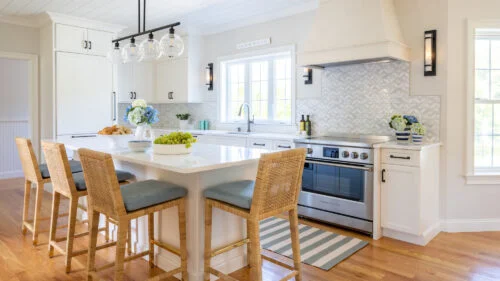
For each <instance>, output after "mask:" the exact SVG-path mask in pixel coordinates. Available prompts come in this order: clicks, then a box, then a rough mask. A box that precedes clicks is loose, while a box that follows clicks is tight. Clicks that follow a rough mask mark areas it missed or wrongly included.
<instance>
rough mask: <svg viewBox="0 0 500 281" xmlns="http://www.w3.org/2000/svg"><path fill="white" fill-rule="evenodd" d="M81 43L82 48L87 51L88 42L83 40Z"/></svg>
mask: <svg viewBox="0 0 500 281" xmlns="http://www.w3.org/2000/svg"><path fill="white" fill-rule="evenodd" d="M83 42H84V45H83V48H84V49H87V48H88V46H89V42H88V41H87V40H83Z"/></svg>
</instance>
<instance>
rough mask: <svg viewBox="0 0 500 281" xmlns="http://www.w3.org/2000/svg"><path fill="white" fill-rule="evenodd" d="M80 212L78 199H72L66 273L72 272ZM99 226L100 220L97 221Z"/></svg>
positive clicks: (70, 203)
mask: <svg viewBox="0 0 500 281" xmlns="http://www.w3.org/2000/svg"><path fill="white" fill-rule="evenodd" d="M77 211H78V198H71V199H70V202H69V217H68V236H67V240H66V273H69V272H70V271H71V258H72V257H73V239H74V236H75V225H76V213H77ZM97 224H98V225H99V218H98V219H97Z"/></svg>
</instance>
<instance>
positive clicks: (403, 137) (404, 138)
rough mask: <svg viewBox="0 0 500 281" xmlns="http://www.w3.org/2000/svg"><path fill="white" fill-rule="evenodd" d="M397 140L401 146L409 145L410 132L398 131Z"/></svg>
mask: <svg viewBox="0 0 500 281" xmlns="http://www.w3.org/2000/svg"><path fill="white" fill-rule="evenodd" d="M396 140H397V142H398V143H401V144H405V143H408V141H409V140H410V131H399V132H398V131H396Z"/></svg>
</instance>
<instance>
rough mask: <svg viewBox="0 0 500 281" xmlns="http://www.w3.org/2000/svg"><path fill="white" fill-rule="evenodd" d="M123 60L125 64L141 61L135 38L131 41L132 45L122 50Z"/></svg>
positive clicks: (129, 44)
mask: <svg viewBox="0 0 500 281" xmlns="http://www.w3.org/2000/svg"><path fill="white" fill-rule="evenodd" d="M122 59H123V62H124V63H135V62H138V61H139V47H138V46H137V45H136V44H135V38H133V37H132V39H130V43H128V44H127V45H125V47H123V49H122Z"/></svg>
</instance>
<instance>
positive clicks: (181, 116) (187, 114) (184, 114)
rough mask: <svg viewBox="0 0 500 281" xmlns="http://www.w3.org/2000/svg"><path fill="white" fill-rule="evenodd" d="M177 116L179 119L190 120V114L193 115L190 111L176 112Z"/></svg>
mask: <svg viewBox="0 0 500 281" xmlns="http://www.w3.org/2000/svg"><path fill="white" fill-rule="evenodd" d="M175 116H176V117H177V119H179V120H188V119H189V116H191V114H189V113H182V114H176V115H175Z"/></svg>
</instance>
